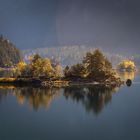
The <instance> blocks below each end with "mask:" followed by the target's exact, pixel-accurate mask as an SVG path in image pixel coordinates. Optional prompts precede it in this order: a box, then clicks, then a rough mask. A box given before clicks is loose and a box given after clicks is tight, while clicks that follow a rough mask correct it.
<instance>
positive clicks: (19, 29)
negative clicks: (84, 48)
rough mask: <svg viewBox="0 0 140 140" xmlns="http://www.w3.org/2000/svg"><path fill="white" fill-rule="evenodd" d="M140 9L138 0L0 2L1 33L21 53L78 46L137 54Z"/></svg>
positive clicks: (3, 0)
mask: <svg viewBox="0 0 140 140" xmlns="http://www.w3.org/2000/svg"><path fill="white" fill-rule="evenodd" d="M139 7H140V1H139V0H0V33H1V34H3V35H4V36H6V37H7V38H9V39H10V40H12V42H14V43H15V44H16V46H17V47H18V48H22V49H24V48H37V47H45V46H56V47H57V46H61V45H74V44H79V45H80V44H81V45H90V46H95V47H98V46H101V47H103V48H106V49H112V50H117V51H120V50H123V51H127V50H128V49H129V50H131V51H134V52H138V50H139V44H140V39H139V37H140V8H139ZM139 52H140V51H139Z"/></svg>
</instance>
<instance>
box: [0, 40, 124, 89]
mask: <svg viewBox="0 0 140 140" xmlns="http://www.w3.org/2000/svg"><path fill="white" fill-rule="evenodd" d="M9 50H12V52H10V51H9ZM0 53H1V54H3V53H4V54H5V56H6V63H4V62H3V61H5V60H2V59H0V60H1V61H2V62H1V69H0V72H5V71H9V72H10V75H9V76H8V77H4V76H3V77H1V78H0V84H11V83H12V84H15V85H38V86H45V87H51V86H54V87H65V86H72V85H86V84H87V85H100V86H119V85H121V84H122V83H123V82H122V80H121V79H120V77H119V76H118V74H117V73H116V72H115V70H114V69H113V68H112V64H111V63H110V62H109V60H108V59H107V58H106V57H105V56H104V55H103V53H102V52H101V51H100V50H99V49H96V50H94V51H93V52H87V53H86V55H85V57H84V58H83V60H82V62H81V63H78V64H75V65H71V66H66V67H65V68H62V66H61V64H60V63H59V62H57V61H55V60H53V59H49V58H43V57H41V56H40V55H39V54H35V55H33V56H31V57H30V61H29V63H25V62H24V61H23V60H22V56H21V55H20V51H19V50H18V49H17V48H15V46H14V45H12V43H10V42H9V41H7V40H6V39H4V38H3V37H1V38H0ZM2 58H3V59H4V57H2Z"/></svg>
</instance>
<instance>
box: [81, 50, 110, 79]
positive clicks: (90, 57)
mask: <svg viewBox="0 0 140 140" xmlns="http://www.w3.org/2000/svg"><path fill="white" fill-rule="evenodd" d="M83 63H84V65H85V68H86V75H87V77H88V78H93V79H94V80H97V81H98V80H100V79H102V80H103V79H105V78H106V77H108V76H109V75H110V74H111V72H112V65H111V63H110V62H109V61H108V59H107V58H106V57H105V56H104V55H103V53H102V52H101V51H100V50H98V49H97V50H95V51H94V52H93V53H91V52H88V53H87V54H86V56H85V57H84V60H83Z"/></svg>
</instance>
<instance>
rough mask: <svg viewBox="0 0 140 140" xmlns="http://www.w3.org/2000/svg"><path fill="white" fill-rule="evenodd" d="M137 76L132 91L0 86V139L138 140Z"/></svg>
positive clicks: (139, 93) (139, 100)
mask: <svg viewBox="0 0 140 140" xmlns="http://www.w3.org/2000/svg"><path fill="white" fill-rule="evenodd" d="M139 82H140V76H139V75H138V76H137V77H136V78H135V79H134V84H132V86H131V87H127V86H122V87H120V88H112V89H102V88H99V87H91V86H90V87H73V88H65V89H55V88H53V89H40V88H31V87H26V88H25V87H24V88H13V87H12V86H11V87H8V88H2V87H1V88H0V140H78V139H79V140H94V139H95V140H139V139H140V84H139Z"/></svg>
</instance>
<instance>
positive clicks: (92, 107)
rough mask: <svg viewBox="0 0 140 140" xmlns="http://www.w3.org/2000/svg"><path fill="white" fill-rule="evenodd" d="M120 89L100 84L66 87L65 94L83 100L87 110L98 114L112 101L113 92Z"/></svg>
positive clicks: (79, 100)
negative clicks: (100, 85) (103, 86)
mask: <svg viewBox="0 0 140 140" xmlns="http://www.w3.org/2000/svg"><path fill="white" fill-rule="evenodd" d="M118 89H119V88H101V87H98V86H88V87H83V88H81V87H79V88H78V87H75V88H65V92H64V96H65V97H66V99H69V98H70V99H72V100H74V101H76V102H78V103H79V102H81V103H82V105H83V106H84V108H85V109H86V111H88V112H93V113H95V114H98V113H100V112H101V110H102V109H103V108H104V106H105V105H107V104H108V103H109V102H110V101H111V99H112V94H113V93H115V92H117V91H118Z"/></svg>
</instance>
